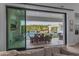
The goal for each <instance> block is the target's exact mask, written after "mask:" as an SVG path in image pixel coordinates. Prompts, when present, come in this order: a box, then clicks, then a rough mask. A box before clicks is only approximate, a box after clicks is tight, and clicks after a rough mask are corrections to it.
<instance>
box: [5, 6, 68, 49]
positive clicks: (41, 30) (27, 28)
mask: <svg viewBox="0 0 79 59" xmlns="http://www.w3.org/2000/svg"><path fill="white" fill-rule="evenodd" d="M6 17H7V50H9V49H31V48H38V47H44V46H45V45H63V44H66V36H67V35H66V14H65V13H60V12H52V11H50V12H49V11H44V10H43V11H42V10H41V11H40V10H35V9H27V10H26V9H22V8H16V7H15V8H14V7H7V14H6Z"/></svg>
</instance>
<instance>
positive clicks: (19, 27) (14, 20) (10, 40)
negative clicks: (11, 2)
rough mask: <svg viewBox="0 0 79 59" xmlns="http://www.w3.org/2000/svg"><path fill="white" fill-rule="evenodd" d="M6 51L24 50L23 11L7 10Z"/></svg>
mask: <svg viewBox="0 0 79 59" xmlns="http://www.w3.org/2000/svg"><path fill="white" fill-rule="evenodd" d="M6 16H7V27H8V28H7V33H8V35H7V36H8V37H7V49H25V47H26V43H25V42H26V41H25V10H23V9H17V8H16V9H15V8H7V15H6Z"/></svg>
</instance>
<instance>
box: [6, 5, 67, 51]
mask: <svg viewBox="0 0 79 59" xmlns="http://www.w3.org/2000/svg"><path fill="white" fill-rule="evenodd" d="M8 8H13V9H22V10H25V24H26V11H27V10H31V11H39V12H48V13H58V14H64V23H65V24H64V25H65V32H64V35H65V37H64V39H65V42H64V43H65V45H67V13H66V12H56V11H47V10H38V9H30V8H22V7H15V6H8V5H6V50H9V49H8V12H7V11H8V10H7V9H8ZM25 32H26V28H25ZM25 35H26V34H25ZM25 39H26V37H25ZM25 43H26V41H25ZM25 46H26V44H25ZM14 49H17V48H14ZM24 49H26V47H25V48H18V49H17V50H24ZM12 50H13V48H12Z"/></svg>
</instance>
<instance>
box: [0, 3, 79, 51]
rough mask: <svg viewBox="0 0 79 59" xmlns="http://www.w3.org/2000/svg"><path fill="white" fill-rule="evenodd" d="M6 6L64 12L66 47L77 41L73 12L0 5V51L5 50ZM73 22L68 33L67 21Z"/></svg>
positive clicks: (19, 5)
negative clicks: (65, 15)
mask: <svg viewBox="0 0 79 59" xmlns="http://www.w3.org/2000/svg"><path fill="white" fill-rule="evenodd" d="M6 5H7V6H14V7H22V8H31V9H39V10H47V11H55V12H64V13H67V45H73V44H75V43H76V42H78V41H77V39H75V34H74V32H75V28H74V27H75V26H74V24H75V16H74V13H75V12H74V11H68V10H60V9H53V8H46V7H38V6H32V5H23V4H0V50H6V21H7V20H6ZM70 20H72V21H73V26H72V27H73V31H70V30H69V29H70V28H69V27H70V24H69V21H70Z"/></svg>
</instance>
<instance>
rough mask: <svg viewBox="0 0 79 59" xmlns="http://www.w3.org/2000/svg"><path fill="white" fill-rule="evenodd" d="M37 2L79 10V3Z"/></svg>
mask: <svg viewBox="0 0 79 59" xmlns="http://www.w3.org/2000/svg"><path fill="white" fill-rule="evenodd" d="M35 4H37V5H45V6H53V7H60V8H68V9H74V10H75V11H76V12H79V3H35Z"/></svg>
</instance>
